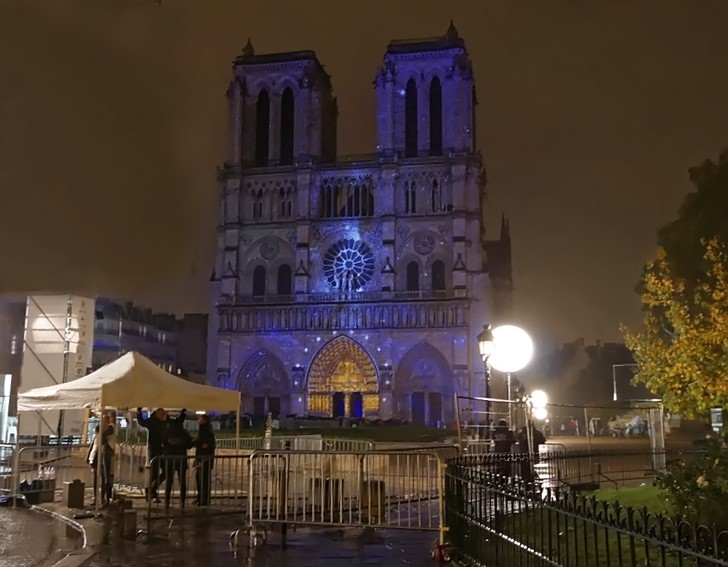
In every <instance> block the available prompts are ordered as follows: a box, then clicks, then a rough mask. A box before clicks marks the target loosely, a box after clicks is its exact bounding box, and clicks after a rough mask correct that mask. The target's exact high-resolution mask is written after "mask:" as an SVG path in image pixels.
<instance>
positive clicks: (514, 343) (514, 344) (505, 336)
mask: <svg viewBox="0 0 728 567" xmlns="http://www.w3.org/2000/svg"><path fill="white" fill-rule="evenodd" d="M532 356H533V341H532V340H531V337H529V336H528V333H527V332H526V331H524V330H523V329H521V328H520V327H516V326H515V325H503V326H501V327H496V328H495V329H493V354H492V356H491V357H490V359H489V360H488V362H489V363H490V365H491V366H492V367H493V368H495V369H496V370H498V371H500V372H518V371H519V370H521V369H522V368H524V367H525V366H526V365H527V364H528V363H529V362H530V361H531V357H532Z"/></svg>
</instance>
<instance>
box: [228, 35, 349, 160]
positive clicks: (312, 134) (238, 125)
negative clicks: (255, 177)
mask: <svg viewBox="0 0 728 567" xmlns="http://www.w3.org/2000/svg"><path fill="white" fill-rule="evenodd" d="M233 74H234V76H233V80H232V81H231V83H230V86H229V88H228V91H227V98H228V104H229V121H230V134H229V137H230V142H229V152H228V160H227V161H228V164H229V165H232V166H239V167H242V168H249V167H269V166H285V165H295V164H298V163H304V164H305V163H310V162H332V161H335V160H336V121H337V116H338V109H337V105H336V98H335V97H334V96H333V89H332V87H331V80H330V77H329V75H328V74H327V73H326V71H325V70H324V68H323V65H321V63H320V62H319V60H318V59H317V57H316V54H315V53H314V52H313V51H293V52H288V53H274V54H265V55H256V54H255V49H253V45H252V44H251V42H250V40H248V43H247V44H246V45H245V48H244V49H243V52H242V54H241V55H239V56H238V57H237V58H236V59H235V61H234V63H233Z"/></svg>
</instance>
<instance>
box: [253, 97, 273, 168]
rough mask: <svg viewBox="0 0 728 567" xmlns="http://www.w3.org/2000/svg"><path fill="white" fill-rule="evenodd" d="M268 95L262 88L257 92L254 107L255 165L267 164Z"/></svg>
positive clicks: (268, 135) (268, 134)
mask: <svg viewBox="0 0 728 567" xmlns="http://www.w3.org/2000/svg"><path fill="white" fill-rule="evenodd" d="M269 127H270V97H269V96H268V91H267V90H265V89H263V90H262V91H260V93H258V102H257V103H256V107H255V165H256V166H258V167H263V166H266V165H268V143H269V141H270V140H269V138H270V133H269Z"/></svg>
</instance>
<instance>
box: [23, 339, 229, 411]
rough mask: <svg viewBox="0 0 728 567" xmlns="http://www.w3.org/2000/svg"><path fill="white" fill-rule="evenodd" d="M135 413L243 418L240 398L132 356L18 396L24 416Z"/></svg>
mask: <svg viewBox="0 0 728 567" xmlns="http://www.w3.org/2000/svg"><path fill="white" fill-rule="evenodd" d="M136 407H149V408H157V407H163V408H168V409H181V408H187V409H191V410H219V411H233V412H235V413H238V410H239V408H240V392H235V391H232V390H225V389H223V388H215V387H213V386H204V385H202V384H195V383H193V382H189V381H187V380H184V379H182V378H177V377H176V376H173V375H172V374H170V373H169V372H167V371H165V370H162V369H161V368H159V367H158V366H157V365H156V364H154V363H153V362H152V361H151V360H149V359H148V358H146V357H144V356H142V355H141V354H139V353H137V352H129V353H127V354H125V355H123V356H121V357H119V358H117V359H116V360H114V361H113V362H110V363H109V364H107V365H106V366H103V367H102V368H99V369H98V370H96V371H95V372H92V373H91V374H89V375H87V376H84V377H83V378H79V379H77V380H72V381H71V382H66V383H65V384H55V385H53V386H46V387H44V388H34V389H33V390H28V391H27V392H25V393H22V394H18V411H19V412H22V411H45V410H72V409H91V410H95V411H101V410H103V409H107V408H114V409H120V410H121V409H129V408H136Z"/></svg>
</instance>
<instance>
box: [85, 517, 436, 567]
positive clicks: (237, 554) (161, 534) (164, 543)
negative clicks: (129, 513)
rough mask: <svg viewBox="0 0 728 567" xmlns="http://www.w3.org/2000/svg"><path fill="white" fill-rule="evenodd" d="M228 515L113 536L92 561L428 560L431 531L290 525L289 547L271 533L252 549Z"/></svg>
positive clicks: (255, 566) (315, 565)
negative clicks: (131, 536)
mask: <svg viewBox="0 0 728 567" xmlns="http://www.w3.org/2000/svg"><path fill="white" fill-rule="evenodd" d="M238 526H239V524H237V523H236V522H235V521H234V520H233V519H232V518H229V517H228V518H215V519H203V518H190V519H185V520H184V521H182V522H179V521H177V522H173V523H172V525H171V527H168V526H166V525H165V526H160V525H157V526H156V527H155V534H156V537H155V538H153V539H151V540H145V538H144V536H140V539H139V540H138V541H136V542H128V541H122V540H120V539H119V538H116V537H114V536H113V535H112V537H111V538H110V542H109V544H110V545H109V548H108V549H107V550H106V551H104V552H103V553H100V554H99V555H97V556H96V557H95V558H94V560H93V562H92V563H91V565H92V566H93V567H101V566H102V565H103V566H108V565H118V566H127V565H129V566H131V565H149V566H152V565H154V566H155V567H168V566H169V567H171V566H176V565H204V566H206V567H217V566H220V567H222V566H227V565H245V566H246V567H288V566H290V567H326V566H331V567H338V566H346V567H359V566H370V565H371V566H374V565H378V566H382V567H393V566H396V565H416V566H418V567H421V566H423V565H430V564H432V558H431V552H432V549H433V547H434V544H435V542H436V540H437V534H436V533H435V532H419V531H407V532H405V531H397V530H381V531H380V530H362V529H354V528H349V529H336V528H320V529H310V528H298V529H296V530H294V529H293V528H289V531H288V537H287V546H286V548H285V549H283V548H282V546H281V535H280V533H278V532H269V533H268V535H267V541H266V543H265V544H264V545H260V546H258V547H255V548H253V549H252V550H251V549H250V547H249V545H248V541H249V540H248V539H247V537H241V538H240V540H239V542H238V545H237V547H235V546H234V545H233V544H231V541H230V537H229V535H230V532H231V531H232V530H233V529H235V528H236V527H238Z"/></svg>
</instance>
